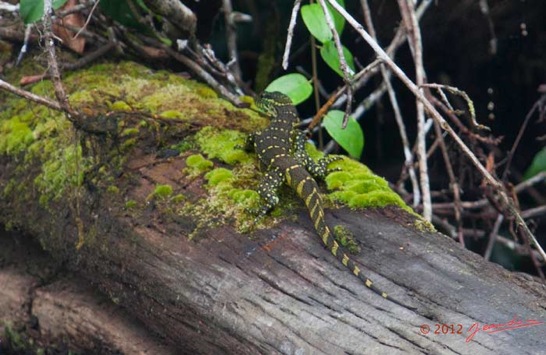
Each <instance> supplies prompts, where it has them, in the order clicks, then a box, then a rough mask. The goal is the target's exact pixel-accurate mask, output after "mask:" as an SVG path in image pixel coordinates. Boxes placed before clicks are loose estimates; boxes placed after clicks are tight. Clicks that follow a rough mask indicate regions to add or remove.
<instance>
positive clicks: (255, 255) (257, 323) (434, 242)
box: [0, 74, 546, 354]
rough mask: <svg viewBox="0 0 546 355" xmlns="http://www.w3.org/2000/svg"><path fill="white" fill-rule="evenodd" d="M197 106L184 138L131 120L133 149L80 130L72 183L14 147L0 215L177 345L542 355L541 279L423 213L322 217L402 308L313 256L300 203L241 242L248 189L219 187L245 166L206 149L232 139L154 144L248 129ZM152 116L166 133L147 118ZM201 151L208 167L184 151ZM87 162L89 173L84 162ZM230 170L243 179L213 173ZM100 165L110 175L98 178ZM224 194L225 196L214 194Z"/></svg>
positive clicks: (206, 349) (235, 115) (230, 116)
mask: <svg viewBox="0 0 546 355" xmlns="http://www.w3.org/2000/svg"><path fill="white" fill-rule="evenodd" d="M83 75H85V74H83ZM139 80H140V82H139V85H141V87H146V89H147V90H148V91H149V92H153V93H154V95H158V94H157V93H156V92H154V90H149V86H150V85H151V84H149V83H148V84H147V86H145V85H143V84H142V83H141V81H142V80H144V79H143V78H142V76H139ZM79 89H80V90H81V88H79ZM169 90H171V91H172V90H173V89H172V88H169ZM188 95H191V94H190V93H187V94H186V100H188V99H187V96H188ZM73 97H74V96H73ZM210 104H211V105H212V103H210ZM118 106H119V105H118ZM205 107H206V106H202V109H201V110H204V108H205ZM171 111H172V110H171ZM171 111H169V116H171V115H173V114H172V112H171ZM191 112H193V113H192V114H193V115H195V117H194V119H192V121H191V125H188V124H187V122H186V123H184V125H183V127H184V129H185V131H184V132H185V133H180V132H181V131H180V130H177V127H179V126H182V121H176V120H175V121H171V122H166V121H161V120H160V118H157V117H151V118H148V119H147V120H145V122H144V123H145V124H142V121H140V122H139V127H151V128H150V129H147V130H146V132H145V133H143V132H140V135H139V136H138V137H137V139H135V138H134V137H132V138H131V139H132V141H131V143H132V145H128V144H127V143H128V142H129V139H125V140H124V139H121V138H119V137H124V136H127V134H125V133H124V132H126V131H124V132H122V133H119V132H118V134H113V133H112V132H104V131H101V130H100V129H99V128H104V125H103V126H101V125H94V126H93V121H92V120H90V125H89V127H93V129H92V130H91V129H89V132H91V131H92V134H90V133H89V132H88V133H87V134H85V132H84V133H83V134H84V137H86V139H89V140H88V141H85V139H82V140H81V141H83V143H82V146H83V147H87V149H88V150H90V152H87V154H88V156H86V155H85V152H84V153H83V155H82V157H81V158H80V160H78V159H76V161H79V162H80V164H81V166H85V167H86V168H85V169H83V168H82V170H83V171H82V170H79V169H78V168H75V169H73V173H74V174H75V176H81V173H83V175H85V176H84V178H83V179H82V180H78V178H71V177H70V176H69V177H66V176H65V175H66V174H67V170H66V169H64V170H62V171H63V172H64V174H65V175H63V179H61V178H60V177H58V176H56V177H55V178H52V177H51V176H50V175H47V174H46V173H48V174H51V171H50V170H51V166H50V165H51V164H53V163H52V161H51V160H47V161H45V160H41V159H38V158H36V156H33V157H29V154H30V153H29V152H32V151H33V149H32V144H31V143H28V144H29V146H28V147H27V148H28V149H26V150H20V149H19V150H17V149H15V152H16V153H14V149H12V150H11V151H10V150H9V149H7V150H5V151H4V153H3V155H2V156H1V157H0V191H3V195H2V198H1V199H0V210H2V211H3V212H4V213H2V214H1V215H0V222H2V223H5V224H8V225H11V226H18V227H19V228H20V229H22V230H24V231H25V232H27V233H29V234H31V235H33V236H35V237H36V238H38V239H39V240H40V242H41V244H42V245H43V246H44V248H45V249H47V250H48V251H49V252H50V253H51V254H52V255H53V256H54V257H55V258H56V259H57V260H62V261H63V262H66V264H67V265H68V267H69V268H70V269H71V270H75V271H78V272H79V273H81V274H82V275H84V276H85V277H86V278H87V279H88V280H89V281H90V282H91V283H93V284H94V285H96V286H97V287H98V288H99V289H100V290H101V291H102V292H103V293H104V294H105V295H107V296H108V297H109V298H110V299H111V300H112V301H114V303H116V304H118V305H120V306H122V307H123V308H124V309H126V310H127V312H129V313H130V314H132V315H133V316H135V317H137V318H138V319H139V320H140V321H142V323H143V324H145V325H146V327H148V329H150V330H152V331H153V332H155V333H156V334H158V335H160V336H161V337H164V338H165V339H166V341H168V342H169V343H170V344H171V345H172V346H174V347H177V348H178V349H179V350H177V351H179V352H184V353H202V354H212V353H228V354H256V353H267V354H270V353H284V354H293V353H313V354H316V353H324V354H338V353H354V354H362V353H374V354H376V353H393V352H394V353H407V352H409V353H438V352H442V353H463V352H464V353H471V352H475V353H480V354H482V353H518V354H536V353H538V352H540V351H543V349H544V348H545V345H546V340H545V339H544V336H543V335H544V329H545V326H546V325H545V324H544V323H543V322H545V321H546V300H545V299H546V297H545V295H546V288H545V286H544V285H543V284H541V283H539V282H538V281H535V280H533V279H532V278H530V277H529V276H525V275H519V274H514V273H510V272H508V271H506V270H503V269H502V268H500V267H499V266H496V265H493V264H490V263H488V262H486V261H484V260H483V259H482V258H480V257H479V256H477V255H474V254H472V253H470V252H468V251H466V250H464V249H463V248H461V247H460V246H459V245H458V244H456V243H455V242H453V241H452V240H450V239H448V238H447V237H445V236H443V235H441V234H439V233H431V232H426V231H423V230H420V229H419V228H417V227H416V226H419V225H421V224H420V222H419V220H416V219H415V216H413V215H410V214H408V213H407V212H405V211H404V210H402V209H399V208H395V207H387V208H382V209H366V210H359V211H354V210H349V209H347V208H341V209H335V208H330V209H327V222H328V223H329V224H330V225H332V226H335V225H342V226H344V227H346V228H347V229H349V230H350V231H351V232H352V234H354V236H355V238H356V240H357V241H358V243H359V244H360V246H361V252H360V253H358V254H357V255H353V256H352V258H353V259H354V260H355V261H356V262H358V263H359V264H360V265H361V266H362V267H361V269H362V270H363V273H365V274H367V275H369V277H370V278H371V279H372V280H373V281H375V282H376V285H378V287H380V288H381V289H383V290H385V291H386V292H388V293H389V295H391V296H392V297H394V298H396V299H397V300H399V301H400V302H402V303H403V304H406V305H408V306H409V307H402V306H398V305H396V304H394V303H392V302H389V301H388V300H385V299H383V298H381V297H380V296H378V295H376V294H374V293H373V292H371V291H370V290H369V289H368V288H366V287H365V286H364V285H363V284H361V283H360V282H359V281H358V279H356V278H355V277H354V276H353V275H351V273H350V272H348V271H347V270H346V269H345V268H344V267H343V266H342V265H339V263H338V262H337V261H336V260H335V258H334V257H333V256H332V255H330V254H329V252H328V251H326V250H325V249H324V248H323V247H322V244H321V241H320V240H319V238H318V237H317V235H316V233H315V232H314V230H313V226H312V224H311V223H310V221H309V218H308V217H307V213H306V212H305V211H304V210H303V209H302V208H301V207H286V205H283V206H284V207H283V208H284V209H290V210H291V211H297V212H295V214H294V218H292V219H290V218H283V219H281V220H280V221H279V223H277V224H275V225H271V224H270V225H269V227H268V228H261V229H260V228H256V229H254V230H253V231H252V232H250V233H247V234H241V233H240V232H239V231H240V230H241V228H240V226H236V224H237V221H239V220H238V219H237V218H236V216H237V214H236V213H234V212H233V211H232V210H231V207H232V206H231V205H232V204H233V205H235V204H236V203H235V202H229V201H235V200H237V198H238V197H237V196H240V195H242V196H245V194H246V192H245V191H246V190H243V189H238V190H235V189H233V190H229V189H228V190H229V191H226V186H225V185H221V184H222V181H224V182H225V181H233V179H232V175H230V174H239V173H240V174H242V175H244V174H245V172H246V173H247V172H248V170H249V169H251V168H249V167H252V166H254V165H253V163H249V165H248V166H247V167H246V168H245V167H242V168H239V166H238V165H237V164H238V163H237V162H241V161H243V160H244V159H246V158H245V157H246V156H245V155H243V153H240V154H239V153H234V152H231V150H232V149H231V148H229V149H228V148H227V147H224V146H223V145H222V144H223V143H222V142H220V143H221V144H220V148H219V150H220V151H221V152H213V151H212V150H210V149H208V148H207V144H209V143H210V142H211V141H212V143H214V140H215V139H219V138H218V137H224V135H228V136H229V135H230V134H232V133H229V132H228V133H226V131H223V132H222V133H219V135H216V136H214V137H210V136H209V137H205V138H203V137H202V141H200V140H199V138H197V139H196V140H195V141H196V142H197V145H198V146H199V147H200V148H199V149H196V148H195V147H196V144H195V143H194V144H193V145H192V144H189V146H190V147H192V148H190V150H186V151H184V152H182V153H181V154H178V153H179V152H178V151H177V152H176V154H170V153H169V152H170V151H169V150H166V151H165V150H161V149H159V150H158V147H157V145H158V142H160V144H161V145H162V146H168V144H166V143H165V142H168V143H172V142H173V139H174V138H173V137H179V138H180V137H186V136H189V134H190V133H193V132H195V131H196V130H199V129H200V127H202V126H203V125H211V124H213V122H215V123H214V124H222V125H224V127H225V126H227V127H231V126H233V125H235V124H236V123H237V124H240V123H241V122H244V123H245V124H248V122H249V118H248V116H247V113H241V112H240V111H237V110H234V109H233V110H232V109H227V108H225V109H223V111H222V110H220V111H214V113H213V112H212V110H209V111H206V117H204V118H203V121H200V120H198V118H199V117H197V116H199V114H201V111H191ZM178 115H179V114H178V113H177V114H176V115H175V116H177V117H178ZM214 115H215V116H214ZM164 116H166V114H165V115H164ZM97 117H99V116H97ZM100 117H102V118H101V119H103V118H104V117H105V116H100ZM106 117H107V118H108V117H110V118H111V119H113V118H112V117H111V116H106ZM116 117H117V116H116ZM211 117H212V118H211ZM156 118H157V119H158V120H159V122H160V124H162V125H164V126H163V128H161V127H160V128H158V126H156V125H154V124H153V123H154V122H153V120H154V119H156ZM139 119H140V118H139ZM206 120H208V121H206ZM137 121H138V120H137ZM97 122H100V121H97ZM132 122H135V119H134V113H133V115H130V114H129V113H124V116H123V117H122V118H119V121H117V122H116V124H114V125H112V124H108V125H106V126H107V127H110V128H111V127H114V128H112V129H117V128H119V127H122V128H126V127H127V126H128V125H130V124H132ZM184 122H185V121H184ZM207 122H208V123H207ZM218 122H220V123H218ZM95 123H96V122H95ZM10 124H11V126H13V125H14V123H13V122H11V123H10ZM11 126H10V127H11ZM36 127H40V126H39V125H37V126H36ZM97 127H98V128H97ZM165 127H167V128H165ZM40 129H43V128H40ZM36 130H38V128H35V129H34V132H36ZM201 131H203V130H201ZM9 132H10V131H8V134H10V133H9ZM101 132H102V133H101ZM158 132H159V133H158ZM11 133H13V130H12V131H11ZM101 134H102V135H101ZM90 135H91V136H94V138H89V137H90ZM97 136H100V137H99V138H100V139H99V138H97ZM112 136H113V137H114V138H112ZM152 138H153V139H152ZM43 139H44V140H46V141H47V139H51V137H44V138H43ZM135 141H137V143H136V146H135ZM199 142H200V143H199ZM212 143H210V144H212ZM71 144H74V143H71ZM235 144H236V143H235V142H233V145H232V147H233V146H234V145H235ZM44 146H47V145H44ZM0 148H1V146H0ZM60 149H63V150H62V151H63V152H65V155H64V156H61V157H59V156H57V155H51V156H53V157H56V156H57V158H58V159H61V162H66V161H70V160H69V157H70V156H71V155H69V154H67V148H66V147H63V148H60ZM0 151H2V149H0ZM76 151H77V150H76ZM198 151H201V152H202V153H203V154H206V155H208V157H209V158H210V159H214V161H209V160H206V159H204V160H200V159H201V158H202V157H201V158H199V157H200V156H198V155H196V154H192V153H198ZM68 152H70V151H68ZM226 152H228V153H229V154H227V153H226ZM118 153H121V154H122V155H124V156H125V160H124V161H123V164H118V163H116V162H117V161H116V160H115V158H116V157H117V156H118V155H119V154H118ZM226 154H227V155H226ZM51 156H50V159H51ZM90 156H91V157H94V159H90V158H89V157H90ZM97 156H100V157H101V159H95V158H96V157H97ZM169 156H171V157H169ZM216 157H219V158H218V159H215V158H216ZM63 159H66V161H65V160H63ZM86 159H90V160H91V161H92V162H93V164H90V163H89V164H88V165H84V164H83V163H82V161H87V162H88V160H86ZM23 161H24V162H25V164H22V163H21V162H23ZM230 161H232V163H229V162H230ZM233 162H235V163H233ZM212 164H214V166H215V167H216V169H214V170H213V171H211V173H213V172H214V174H213V175H207V176H206V180H207V183H205V180H204V179H203V174H202V172H200V173H198V174H193V173H192V171H193V172H195V169H196V167H197V169H198V170H199V169H202V170H203V171H207V170H210V169H211V168H212V167H211V166H209V165H212ZM226 164H227V165H226ZM78 166H79V165H76V167H78ZM230 166H231V167H232V171H235V170H237V169H239V172H238V173H232V172H230V171H229V170H228V169H225V168H223V167H230ZM218 167H222V169H218ZM107 168H110V170H111V171H114V172H115V174H113V173H112V174H106V173H104V170H105V169H107ZM58 169H60V167H59V168H58ZM191 169H194V170H191ZM44 180H45V181H50V182H55V183H59V180H60V181H61V182H62V183H64V184H65V185H66V186H68V187H66V188H64V189H59V190H56V192H55V193H52V191H49V190H47V189H46V187H47V186H46V187H44V185H43V184H42V182H43V181H44ZM242 181H246V180H242ZM59 184H60V183H59ZM215 184H217V185H216V187H214V186H215ZM247 184H248V182H247ZM48 186H49V185H48ZM222 186H223V188H221V187H222ZM231 188H232V187H230V189H231ZM46 193H47V194H46ZM221 194H227V195H229V196H230V198H231V199H232V200H229V199H228V200H221V199H218V195H221ZM44 196H46V198H44ZM283 196H285V197H286V196H290V192H288V191H285V192H283ZM204 201H206V202H207V203H208V205H205V204H204ZM205 206H206V208H207V209H208V210H207V212H208V213H205V212H204V210H205ZM211 206H212V207H211ZM295 206H300V205H295ZM211 211H212V213H211ZM219 211H222V213H220V212H219ZM214 212H216V215H214ZM224 213H226V214H227V217H226V216H224V215H223V214H224ZM270 220H271V218H269V219H268V221H270ZM94 316H95V315H93V314H90V315H89V317H94ZM97 317H98V315H97ZM43 321H45V320H42V322H43ZM40 322H41V320H40V318H38V324H39V323H40ZM510 322H511V323H510ZM504 323H507V324H506V325H505V326H504V328H502V329H501V325H500V324H504ZM491 324H496V326H488V325H491ZM521 328H523V329H521ZM493 330H497V332H494V331H493ZM499 330H504V331H502V332H501V331H499ZM166 351H167V350H166Z"/></svg>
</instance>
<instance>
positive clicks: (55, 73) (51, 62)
mask: <svg viewBox="0 0 546 355" xmlns="http://www.w3.org/2000/svg"><path fill="white" fill-rule="evenodd" d="M52 13H53V8H52V0H45V1H44V16H43V23H44V41H45V49H46V52H47V54H48V66H49V75H50V77H51V81H52V82H53V88H54V90H55V96H56V97H57V100H58V101H59V104H60V105H61V107H62V108H63V110H64V111H65V112H66V113H67V114H68V118H69V120H71V121H73V119H74V118H75V117H76V115H77V114H76V112H75V111H74V110H72V108H71V107H70V104H69V103H68V97H67V96H66V92H65V91H64V87H63V83H62V82H61V73H60V71H59V65H58V63H57V57H56V54H55V43H54V41H53V29H52V26H53V24H52V21H51V15H52Z"/></svg>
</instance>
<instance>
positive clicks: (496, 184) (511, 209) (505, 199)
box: [328, 0, 546, 260]
mask: <svg viewBox="0 0 546 355" xmlns="http://www.w3.org/2000/svg"><path fill="white" fill-rule="evenodd" d="M328 2H329V3H330V5H332V7H333V8H334V9H336V10H337V11H338V12H339V13H340V14H341V15H342V16H343V17H344V18H345V19H346V20H347V22H348V23H349V24H350V25H351V26H352V27H353V28H354V29H355V30H356V31H357V32H358V33H359V34H360V35H361V36H362V38H363V39H364V40H365V41H366V42H367V43H368V44H369V45H370V47H372V49H373V50H374V51H375V52H376V54H377V55H378V56H379V58H381V59H382V60H383V61H384V62H385V64H386V65H387V66H388V67H389V68H390V70H391V71H392V72H393V73H394V74H395V75H396V76H397V77H398V78H399V79H400V80H401V81H402V82H403V83H404V85H405V86H406V87H407V88H408V89H409V90H410V91H411V92H412V93H413V94H414V95H415V96H416V97H417V98H418V99H419V100H420V101H421V102H423V105H424V106H425V109H426V110H427V111H428V113H429V114H430V115H431V116H432V118H433V119H434V120H436V121H437V122H438V123H439V124H440V126H441V127H442V128H443V129H444V130H445V131H446V132H447V133H448V134H449V135H450V136H451V138H452V139H453V140H454V141H455V143H456V144H457V145H458V146H459V148H460V149H461V150H462V151H463V153H464V154H465V155H466V156H467V157H468V159H470V161H471V162H472V164H473V165H474V166H475V167H476V169H477V170H478V171H479V172H480V173H481V174H482V176H483V177H484V179H485V181H486V182H487V183H488V184H489V185H491V188H492V189H493V190H494V191H495V192H496V193H497V194H498V196H499V197H500V202H501V203H502V206H503V207H504V208H505V212H506V213H507V214H508V215H509V216H510V217H513V218H514V220H515V222H516V225H517V227H518V229H519V228H521V232H522V233H523V234H524V235H525V236H526V237H527V238H529V240H530V241H531V243H532V244H533V245H534V246H535V247H536V248H537V250H538V251H539V253H540V255H541V257H542V259H543V260H546V252H544V249H542V247H541V246H540V244H539V243H538V241H537V239H536V238H535V236H534V235H533V233H532V232H531V231H530V230H529V227H528V226H527V225H526V224H525V221H524V220H523V218H522V217H521V215H520V214H519V212H518V210H517V208H516V207H515V206H514V203H513V201H512V200H511V199H510V197H509V196H508V194H507V193H506V190H505V188H504V186H503V185H502V183H501V182H500V181H498V180H497V179H495V177H493V176H492V175H491V174H490V173H489V172H488V171H487V169H486V168H485V167H484V166H483V165H482V164H481V163H480V161H479V160H478V158H476V156H475V155H474V154H473V153H472V151H471V150H470V149H469V148H468V147H467V145H466V144H465V143H464V142H463V141H462V139H461V138H460V137H459V136H458V135H457V133H455V131H454V130H453V128H452V127H451V126H450V125H449V123H448V122H447V121H446V120H445V119H444V118H443V117H442V116H441V115H440V113H439V112H438V111H437V110H436V108H435V107H434V106H433V105H432V103H431V102H430V101H428V100H427V98H426V97H425V96H424V95H423V94H422V93H421V91H420V90H419V87H418V86H417V85H415V83H413V82H412V81H411V80H410V79H409V78H408V76H407V75H406V74H405V73H404V71H403V70H402V69H400V67H398V66H397V65H396V64H395V63H394V62H393V61H392V59H391V58H390V57H389V56H388V55H387V53H385V51H384V50H383V49H382V48H381V46H379V44H378V43H377V42H376V41H374V40H373V38H371V37H370V35H369V34H368V33H367V32H366V31H365V30H364V28H363V27H362V25H361V24H360V23H358V21H356V20H355V19H354V18H353V17H352V16H351V15H350V14H349V13H348V12H347V11H346V10H345V9H344V8H343V7H342V6H340V5H339V4H338V3H337V2H336V1H335V0H328Z"/></svg>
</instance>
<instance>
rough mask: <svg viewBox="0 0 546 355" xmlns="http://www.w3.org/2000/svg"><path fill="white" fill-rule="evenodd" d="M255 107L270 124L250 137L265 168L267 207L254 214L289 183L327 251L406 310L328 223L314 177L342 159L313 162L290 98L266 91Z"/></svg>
mask: <svg viewBox="0 0 546 355" xmlns="http://www.w3.org/2000/svg"><path fill="white" fill-rule="evenodd" d="M256 105H257V106H258V107H259V108H260V109H261V110H262V111H264V112H265V113H266V114H267V115H268V116H269V118H270V120H271V122H270V124H269V126H268V127H267V128H265V129H264V130H263V131H261V132H258V133H256V134H255V135H254V136H253V137H251V140H253V142H254V148H255V151H256V154H257V155H258V158H259V159H260V163H261V164H262V166H264V167H265V168H266V173H265V176H264V178H263V180H262V182H261V183H260V186H259V188H258V193H259V194H260V196H261V197H262V199H263V200H264V204H263V206H262V208H261V209H259V210H257V211H254V212H255V213H256V214H258V216H263V215H265V214H266V213H267V212H268V211H269V210H271V209H272V208H273V207H274V206H275V205H276V204H277V203H278V202H279V198H278V196H277V190H278V189H279V187H280V186H281V185H282V184H283V183H284V182H286V184H287V185H289V186H290V187H291V188H292V189H294V191H296V193H297V194H298V196H299V197H300V198H301V199H302V200H303V201H304V202H305V205H306V206H307V209H308V210H309V215H310V217H311V220H312V221H313V225H314V226H315V230H316V231H317V233H318V235H319V236H320V238H321V239H322V242H323V243H324V245H325V246H326V247H327V248H328V250H330V252H331V253H332V254H333V255H334V256H335V257H336V258H337V259H338V260H339V261H341V263H342V264H343V265H345V266H346V267H347V268H348V269H349V270H351V272H352V273H353V274H354V275H355V276H357V277H358V278H359V279H360V280H362V281H363V282H364V284H365V285H366V286H367V287H368V288H370V289H371V290H372V291H374V292H375V293H377V294H379V295H381V296H382V297H384V298H386V299H389V300H390V301H392V302H394V303H396V304H399V305H402V306H404V307H407V306H405V305H403V304H402V303H400V302H398V301H396V300H394V299H392V298H390V297H388V296H387V294H386V293H385V292H383V291H381V290H380V289H378V288H377V287H375V286H374V285H373V283H372V281H371V280H370V279H368V278H367V277H366V276H364V275H362V274H361V272H360V269H359V268H358V266H357V265H356V264H355V263H354V262H353V261H352V260H351V259H350V258H349V256H348V255H347V254H345V253H344V252H343V251H342V250H341V248H340V246H339V244H338V243H337V241H336V240H335V239H334V237H333V235H332V232H331V231H330V228H328V225H327V224H326V221H325V219H324V210H323V207H322V198H321V196H320V194H319V188H318V185H317V182H316V181H315V179H314V178H313V177H312V175H313V176H315V177H317V178H321V179H324V177H325V176H326V174H327V172H328V169H327V165H328V164H329V163H331V162H333V161H335V160H338V159H340V158H339V157H325V158H322V159H321V160H319V162H318V163H315V162H314V161H313V160H312V159H311V157H310V156H309V155H308V154H307V152H306V151H305V148H304V146H305V140H306V138H305V135H304V133H303V132H301V131H300V130H298V129H297V127H296V126H297V124H298V122H299V117H298V113H297V111H296V108H295V107H294V105H293V104H292V102H291V100H290V98H288V96H286V95H284V94H281V93H279V92H273V93H270V92H264V93H263V94H262V95H261V97H260V98H259V99H258V100H257V101H256Z"/></svg>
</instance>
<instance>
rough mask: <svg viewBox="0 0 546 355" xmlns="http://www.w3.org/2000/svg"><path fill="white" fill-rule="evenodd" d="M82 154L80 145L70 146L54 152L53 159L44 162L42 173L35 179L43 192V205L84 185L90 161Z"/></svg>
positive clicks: (35, 182)
mask: <svg viewBox="0 0 546 355" xmlns="http://www.w3.org/2000/svg"><path fill="white" fill-rule="evenodd" d="M81 154H82V152H81V147H80V146H79V145H78V146H75V145H68V146H66V147H64V148H62V149H59V150H56V151H52V153H51V159H48V160H46V161H44V162H43V164H42V172H41V173H40V174H38V176H36V178H35V179H34V184H35V185H36V187H38V189H39V190H40V191H41V192H42V195H41V196H40V202H42V204H46V203H47V202H48V201H50V200H56V199H57V198H59V197H60V196H62V194H63V193H64V191H65V190H66V189H67V188H69V187H77V186H80V185H81V184H82V182H83V177H84V171H85V168H86V166H87V165H88V163H89V160H88V159H83V158H82V155H81Z"/></svg>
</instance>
